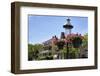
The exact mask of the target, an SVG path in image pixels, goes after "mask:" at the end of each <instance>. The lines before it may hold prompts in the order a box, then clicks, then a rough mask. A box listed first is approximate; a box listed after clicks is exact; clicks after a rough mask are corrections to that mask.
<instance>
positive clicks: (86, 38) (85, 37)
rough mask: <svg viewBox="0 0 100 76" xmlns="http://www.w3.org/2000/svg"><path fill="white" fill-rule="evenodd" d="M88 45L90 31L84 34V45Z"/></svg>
mask: <svg viewBox="0 0 100 76" xmlns="http://www.w3.org/2000/svg"><path fill="white" fill-rule="evenodd" d="M87 46H88V33H86V34H85V35H84V38H83V44H82V47H84V48H85V47H87Z"/></svg>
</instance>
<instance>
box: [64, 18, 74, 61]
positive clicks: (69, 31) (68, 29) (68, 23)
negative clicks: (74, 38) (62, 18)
mask: <svg viewBox="0 0 100 76" xmlns="http://www.w3.org/2000/svg"><path fill="white" fill-rule="evenodd" d="M70 21H71V20H70V19H69V18H68V19H67V23H66V24H65V25H63V28H64V29H65V34H66V35H68V34H71V29H72V28H73V26H72V25H71V22H70ZM66 47H67V56H66V58H67V59H68V58H69V43H68V42H67V44H66Z"/></svg>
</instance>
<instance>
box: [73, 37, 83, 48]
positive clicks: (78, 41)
mask: <svg viewBox="0 0 100 76" xmlns="http://www.w3.org/2000/svg"><path fill="white" fill-rule="evenodd" d="M72 44H73V47H74V48H79V47H80V46H81V45H82V39H81V38H80V37H76V38H74V39H73V40H72Z"/></svg>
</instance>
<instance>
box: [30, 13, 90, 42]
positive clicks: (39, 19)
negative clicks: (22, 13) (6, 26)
mask: <svg viewBox="0 0 100 76" xmlns="http://www.w3.org/2000/svg"><path fill="white" fill-rule="evenodd" d="M67 18H68V17H67V16H42V15H40V16H39V15H29V16H28V43H31V44H36V43H42V42H44V41H46V40H49V39H51V38H52V36H54V35H56V36H57V37H58V38H60V35H61V32H65V29H64V28H63V25H64V24H66V23H67V21H66V19H67ZM69 18H70V19H71V24H72V25H73V26H74V28H73V29H72V33H80V34H82V35H84V34H85V33H87V32H88V18H87V17H74V16H70V17H69Z"/></svg>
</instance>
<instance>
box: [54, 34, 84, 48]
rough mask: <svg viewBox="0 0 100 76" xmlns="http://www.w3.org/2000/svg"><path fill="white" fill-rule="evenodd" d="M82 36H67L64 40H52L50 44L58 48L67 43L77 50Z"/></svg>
mask: <svg viewBox="0 0 100 76" xmlns="http://www.w3.org/2000/svg"><path fill="white" fill-rule="evenodd" d="M82 40H83V36H81V34H68V35H66V36H65V39H58V38H56V37H55V38H53V39H52V42H53V43H54V44H55V45H57V46H58V47H60V48H63V46H64V45H65V44H67V43H72V44H73V47H74V48H78V47H79V46H80V45H81V44H82Z"/></svg>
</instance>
